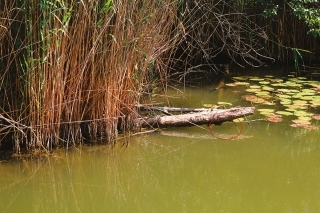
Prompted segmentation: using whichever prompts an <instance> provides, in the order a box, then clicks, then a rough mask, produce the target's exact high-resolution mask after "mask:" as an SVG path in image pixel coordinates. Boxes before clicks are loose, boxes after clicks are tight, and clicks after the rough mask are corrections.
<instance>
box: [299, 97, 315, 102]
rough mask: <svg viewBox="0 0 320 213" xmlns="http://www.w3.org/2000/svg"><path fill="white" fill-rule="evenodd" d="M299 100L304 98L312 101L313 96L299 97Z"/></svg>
mask: <svg viewBox="0 0 320 213" xmlns="http://www.w3.org/2000/svg"><path fill="white" fill-rule="evenodd" d="M300 99H301V100H304V101H312V100H313V97H312V96H303V97H301V98H300Z"/></svg>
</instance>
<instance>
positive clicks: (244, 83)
mask: <svg viewBox="0 0 320 213" xmlns="http://www.w3.org/2000/svg"><path fill="white" fill-rule="evenodd" d="M234 84H236V85H239V86H248V85H250V83H248V82H240V81H237V82H234Z"/></svg>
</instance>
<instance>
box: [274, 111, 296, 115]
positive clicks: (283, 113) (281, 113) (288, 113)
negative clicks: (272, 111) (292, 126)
mask: <svg viewBox="0 0 320 213" xmlns="http://www.w3.org/2000/svg"><path fill="white" fill-rule="evenodd" d="M276 114H278V115H293V113H292V112H288V111H276Z"/></svg>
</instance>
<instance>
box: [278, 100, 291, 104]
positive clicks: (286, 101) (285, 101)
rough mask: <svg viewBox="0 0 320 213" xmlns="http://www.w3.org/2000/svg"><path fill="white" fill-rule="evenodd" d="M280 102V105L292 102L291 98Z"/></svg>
mask: <svg viewBox="0 0 320 213" xmlns="http://www.w3.org/2000/svg"><path fill="white" fill-rule="evenodd" d="M280 104H282V105H290V104H292V101H291V100H284V101H280Z"/></svg>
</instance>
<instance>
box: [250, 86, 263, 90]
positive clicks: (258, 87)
mask: <svg viewBox="0 0 320 213" xmlns="http://www.w3.org/2000/svg"><path fill="white" fill-rule="evenodd" d="M260 88H261V86H258V85H251V86H250V89H260Z"/></svg>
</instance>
